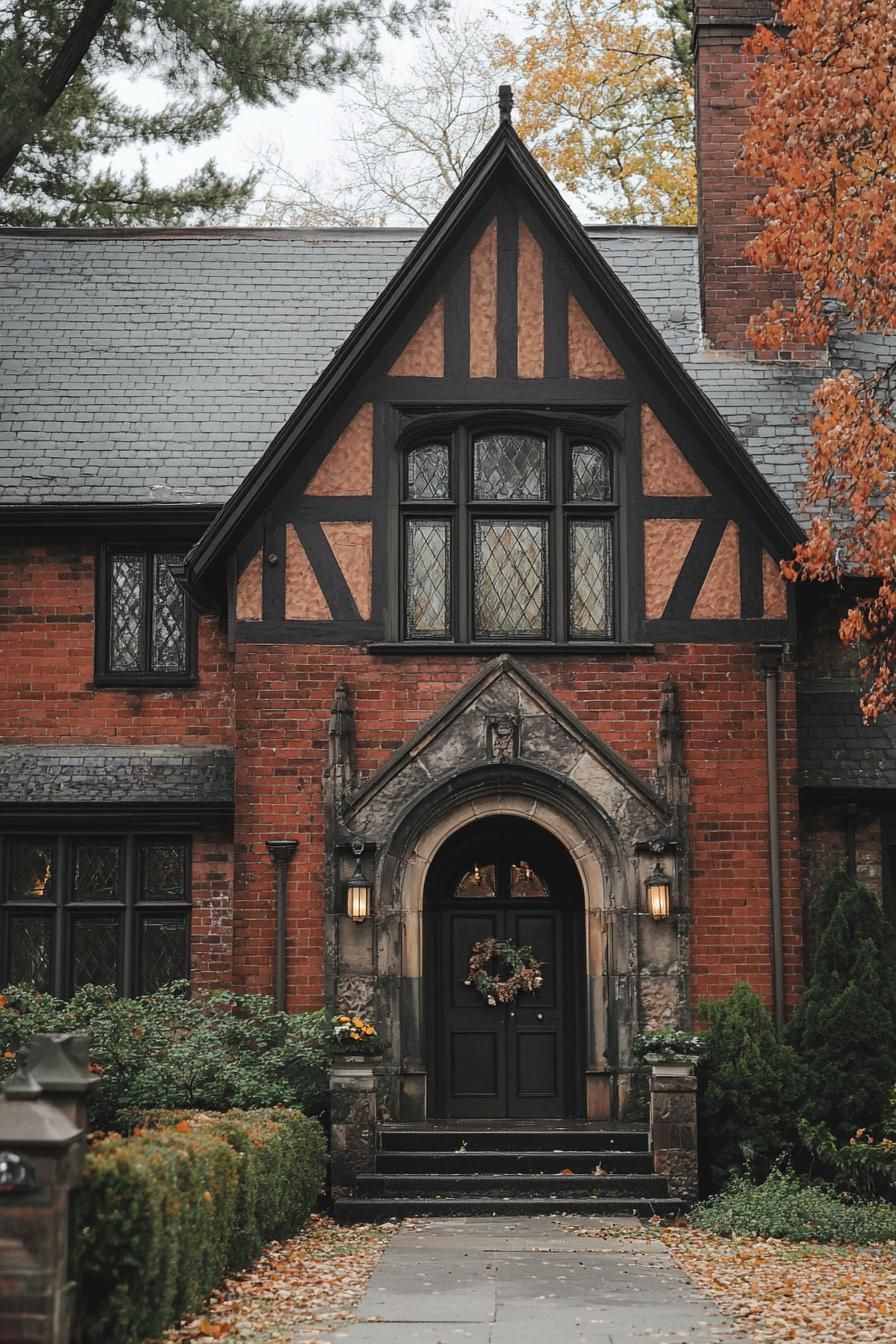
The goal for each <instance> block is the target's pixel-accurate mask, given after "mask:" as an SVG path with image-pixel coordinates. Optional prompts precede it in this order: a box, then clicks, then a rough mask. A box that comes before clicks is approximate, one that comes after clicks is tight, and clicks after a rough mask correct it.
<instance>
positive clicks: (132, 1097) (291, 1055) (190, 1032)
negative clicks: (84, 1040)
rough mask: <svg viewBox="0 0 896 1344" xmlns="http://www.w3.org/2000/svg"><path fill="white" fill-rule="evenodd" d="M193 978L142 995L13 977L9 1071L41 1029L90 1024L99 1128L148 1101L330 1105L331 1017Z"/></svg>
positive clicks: (5, 1036)
mask: <svg viewBox="0 0 896 1344" xmlns="http://www.w3.org/2000/svg"><path fill="white" fill-rule="evenodd" d="M188 991H189V986H188V985H187V984H186V983H179V984H174V985H168V986H166V987H165V988H164V989H160V990H159V991H158V992H157V993H155V994H151V995H148V996H147V997H145V998H140V999H125V998H119V997H118V995H117V994H115V992H114V991H112V990H110V989H108V988H102V987H97V986H88V987H87V988H85V989H82V990H79V992H78V993H77V994H76V995H75V996H74V998H73V999H72V1000H71V1001H70V1002H69V1003H63V1002H62V1001H61V1000H59V999H54V998H52V997H51V996H50V995H46V994H37V993H35V991H34V990H33V989H30V988H23V987H21V986H11V987H10V988H8V989H6V990H4V991H3V994H2V996H0V1055H2V1056H3V1058H2V1060H0V1064H2V1066H3V1068H2V1071H3V1072H8V1071H9V1070H10V1069H11V1068H12V1067H13V1066H14V1053H15V1051H16V1049H18V1047H19V1046H21V1045H24V1044H27V1042H28V1041H29V1040H30V1039H31V1037H32V1036H33V1035H34V1034H35V1033H36V1032H41V1031H72V1030H75V1031H77V1030H80V1031H87V1032H89V1033H90V1058H91V1061H92V1064H93V1066H94V1067H95V1069H96V1070H97V1072H98V1076H99V1077H100V1079H101V1082H100V1085H99V1086H98V1087H97V1088H95V1089H94V1091H93V1093H92V1094H91V1097H90V1123H91V1125H92V1126H93V1127H94V1128H96V1129H112V1128H121V1129H125V1130H126V1129H128V1128H129V1127H130V1125H131V1124H132V1123H133V1121H134V1118H135V1117H136V1116H137V1115H139V1114H140V1113H142V1112H143V1111H144V1110H145V1109H146V1108H147V1107H148V1106H154V1107H169V1108H177V1107H185V1108H192V1107H195V1108H198V1109H201V1110H212V1111H225V1110H228V1109H230V1108H232V1107H239V1108H254V1107H266V1106H295V1107H299V1108H300V1109H302V1110H303V1111H305V1112H306V1114H308V1115H320V1114H322V1113H323V1109H324V1103H325V1098H326V1079H327V1063H328V1059H329V1050H330V1044H331V1026H330V1023H329V1020H328V1019H327V1016H326V1014H325V1013H324V1012H323V1011H321V1012H317V1013H304V1014H297V1015H291V1014H289V1013H278V1012H276V1011H275V1009H274V1005H273V1000H271V999H270V998H266V997H264V996H262V995H254V994H229V993H226V992H224V991H218V992H216V993H213V994H197V995H194V996H193V997H192V998H191V997H189V995H188Z"/></svg>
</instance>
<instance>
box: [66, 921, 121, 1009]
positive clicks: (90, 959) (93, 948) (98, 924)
mask: <svg viewBox="0 0 896 1344" xmlns="http://www.w3.org/2000/svg"><path fill="white" fill-rule="evenodd" d="M118 942H119V920H118V918H117V917H115V916H112V917H110V918H99V919H98V918H96V917H85V918H81V919H73V920H72V971H71V985H72V990H73V991H75V990H78V989H81V988H82V987H83V986H84V985H117V984H118Z"/></svg>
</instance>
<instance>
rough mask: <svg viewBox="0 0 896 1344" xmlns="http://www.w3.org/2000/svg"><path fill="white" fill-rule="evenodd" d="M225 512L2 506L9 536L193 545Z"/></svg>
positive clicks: (186, 507) (195, 507)
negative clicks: (44, 535) (71, 535)
mask: <svg viewBox="0 0 896 1344" xmlns="http://www.w3.org/2000/svg"><path fill="white" fill-rule="evenodd" d="M220 512H221V505H220V504H131V503H128V502H126V501H125V502H123V503H121V504H2V505H0V528H3V530H4V531H7V532H29V533H32V532H35V531H46V532H68V533H80V534H83V533H87V534H89V535H93V536H96V535H100V536H103V537H106V536H107V535H109V534H111V535H112V537H114V536H116V535H119V536H120V538H121V540H124V541H127V540H133V538H134V532H135V530H136V531H137V532H139V533H140V534H141V536H142V535H143V534H144V533H145V534H147V536H148V537H149V536H150V535H151V536H155V535H156V534H158V537H159V539H160V540H162V541H166V542H167V541H172V542H179V543H181V544H187V545H189V544H190V543H191V542H194V541H196V540H198V538H199V537H201V536H202V534H203V533H204V532H205V530H206V528H208V526H209V525H210V524H211V523H213V522H214V520H215V518H217V516H218V514H219V513H220Z"/></svg>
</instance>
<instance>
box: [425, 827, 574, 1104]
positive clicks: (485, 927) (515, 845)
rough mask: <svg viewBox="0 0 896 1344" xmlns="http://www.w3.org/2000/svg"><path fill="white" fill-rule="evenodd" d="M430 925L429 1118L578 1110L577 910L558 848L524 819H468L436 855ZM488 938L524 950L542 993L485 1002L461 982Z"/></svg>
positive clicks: (570, 872) (567, 863) (569, 869)
mask: <svg viewBox="0 0 896 1344" xmlns="http://www.w3.org/2000/svg"><path fill="white" fill-rule="evenodd" d="M527 871H528V873H529V876H528V877H527V876H526V874H527ZM426 920H427V931H428V939H427V952H428V956H427V964H426V970H425V974H426V983H427V987H428V991H429V992H428V996H427V998H428V1017H429V1032H428V1036H429V1046H430V1055H431V1069H430V1076H431V1085H430V1112H431V1114H433V1115H436V1116H446V1117H455V1118H467V1119H484V1118H502V1117H506V1118H510V1119H547V1118H551V1117H567V1116H573V1115H576V1114H577V1113H578V1110H579V1086H578V1084H579V1073H580V1070H579V1069H578V1068H577V1060H578V1056H579V1049H578V1039H579V1030H578V1021H577V1017H580V1016H581V1014H579V1015H577V1014H576V1003H577V998H578V987H579V985H580V983H581V977H580V963H581V942H582V923H583V911H582V892H581V884H580V882H579V878H578V874H577V872H576V869H575V865H574V864H573V863H572V861H571V860H570V858H569V856H568V854H567V853H566V852H565V850H563V848H562V846H560V845H559V844H558V843H557V842H556V841H555V840H553V838H552V837H550V836H548V835H547V834H546V833H545V832H544V831H542V830H541V829H540V828H539V827H536V826H533V825H529V824H526V823H521V822H518V821H508V822H503V821H502V822H494V821H489V822H477V823H474V824H473V825H472V826H469V827H467V828H465V830H464V831H462V832H461V833H460V834H459V835H458V836H455V837H453V838H452V840H451V841H449V842H448V843H447V844H446V845H445V847H444V848H443V850H442V851H441V852H440V853H439V855H437V857H436V861H435V863H434V865H433V868H432V871H431V874H430V878H429V881H428V883H427V904H426ZM489 937H492V938H496V939H498V940H499V941H505V940H510V941H511V942H512V943H513V944H514V945H515V946H517V947H526V946H527V947H531V948H532V951H533V953H534V955H535V956H536V957H537V958H538V960H539V961H541V962H542V963H543V968H542V976H543V980H544V983H543V984H542V986H541V988H540V989H538V990H536V991H535V992H534V993H521V994H519V995H518V997H517V998H516V1000H515V1001H514V1002H513V1003H509V1004H501V1003H496V1004H495V1005H494V1006H492V1005H489V1004H488V1003H487V1002H486V1000H485V999H484V998H483V997H482V995H481V994H480V993H479V992H478V991H477V990H475V989H473V988H471V987H469V986H467V985H465V984H464V981H465V980H466V978H467V974H468V967H469V960H470V954H471V952H472V949H473V947H474V945H475V944H476V943H479V942H482V941H483V940H484V939H486V938H489ZM492 969H493V970H494V971H495V972H496V973H497V974H502V972H503V974H506V973H507V972H506V968H502V967H501V966H500V965H498V964H497V963H495V964H493V968H492Z"/></svg>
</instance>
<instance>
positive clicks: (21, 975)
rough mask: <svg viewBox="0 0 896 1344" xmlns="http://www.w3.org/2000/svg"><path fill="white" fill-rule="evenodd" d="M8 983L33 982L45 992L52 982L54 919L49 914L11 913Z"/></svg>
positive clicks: (25, 983)
mask: <svg viewBox="0 0 896 1344" xmlns="http://www.w3.org/2000/svg"><path fill="white" fill-rule="evenodd" d="M8 928H9V983H10V984H11V985H33V986H34V988H35V989H39V990H40V991H41V992H42V993H44V992H46V991H47V990H49V989H50V988H51V985H50V964H51V961H50V947H51V939H52V923H51V920H50V918H49V916H47V915H11V916H10V920H9V925H8Z"/></svg>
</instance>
